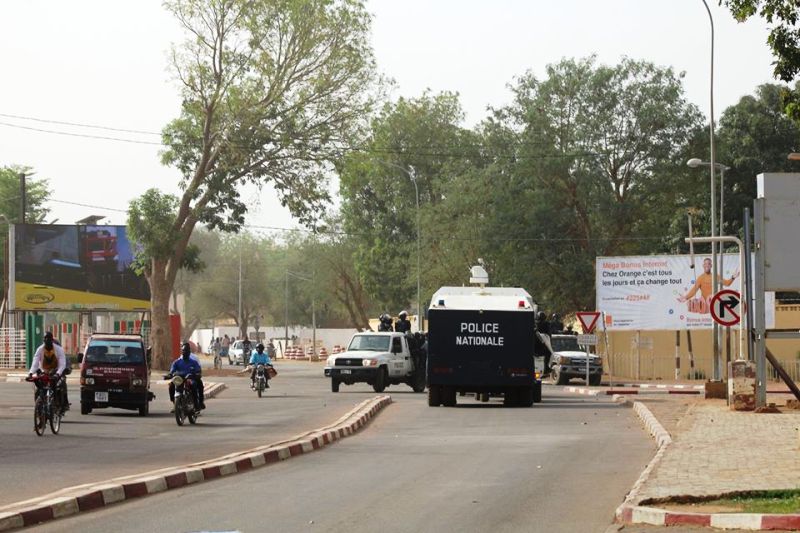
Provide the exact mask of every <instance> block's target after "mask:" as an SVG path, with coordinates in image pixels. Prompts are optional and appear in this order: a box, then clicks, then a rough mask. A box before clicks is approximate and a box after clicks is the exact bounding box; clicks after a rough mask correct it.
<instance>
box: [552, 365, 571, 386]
mask: <svg viewBox="0 0 800 533" xmlns="http://www.w3.org/2000/svg"><path fill="white" fill-rule="evenodd" d="M553 380H555V382H556V385H566V384H567V383H569V378H568V377H567V376H565V375H564V374H562V373H561V370H560V369H559V368H557V367H556V368H553Z"/></svg>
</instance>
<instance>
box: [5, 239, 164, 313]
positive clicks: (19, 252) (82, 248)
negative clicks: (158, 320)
mask: <svg viewBox="0 0 800 533" xmlns="http://www.w3.org/2000/svg"><path fill="white" fill-rule="evenodd" d="M9 242H10V243H11V246H9V251H10V258H9V267H10V269H11V270H10V273H9V281H10V283H9V285H10V287H9V288H10V298H9V300H10V301H11V306H12V309H15V310H20V311H29V310H30V311H57V310H87V311H88V310H94V309H98V310H99V309H103V310H110V311H140V310H144V309H149V307H150V290H149V287H148V285H147V280H145V279H144V277H143V276H139V275H137V274H136V273H135V272H134V271H133V270H131V264H132V263H133V251H132V249H131V243H130V241H129V240H128V237H127V233H126V228H125V226H89V225H81V226H67V225H54V224H47V225H46V224H16V225H14V226H12V227H11V231H10V240H9Z"/></svg>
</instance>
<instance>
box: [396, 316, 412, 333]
mask: <svg viewBox="0 0 800 533" xmlns="http://www.w3.org/2000/svg"><path fill="white" fill-rule="evenodd" d="M394 330H395V331H396V332H398V333H409V332H410V331H411V321H410V320H409V319H408V313H406V312H405V311H400V314H398V315H397V322H395V323H394Z"/></svg>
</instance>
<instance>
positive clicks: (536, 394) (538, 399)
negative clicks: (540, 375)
mask: <svg viewBox="0 0 800 533" xmlns="http://www.w3.org/2000/svg"><path fill="white" fill-rule="evenodd" d="M533 403H542V384H541V383H537V384H536V385H534V386H533Z"/></svg>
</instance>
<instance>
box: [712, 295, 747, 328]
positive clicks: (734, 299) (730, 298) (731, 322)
mask: <svg viewBox="0 0 800 533" xmlns="http://www.w3.org/2000/svg"><path fill="white" fill-rule="evenodd" d="M742 308H743V305H742V297H741V295H740V294H739V291H734V290H732V289H723V290H721V291H719V292H718V293H717V294H715V295H714V296H712V297H711V318H713V319H714V322H716V323H717V324H719V325H721V326H735V325H736V324H738V323H739V321H741V319H742V314H743V311H742Z"/></svg>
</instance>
